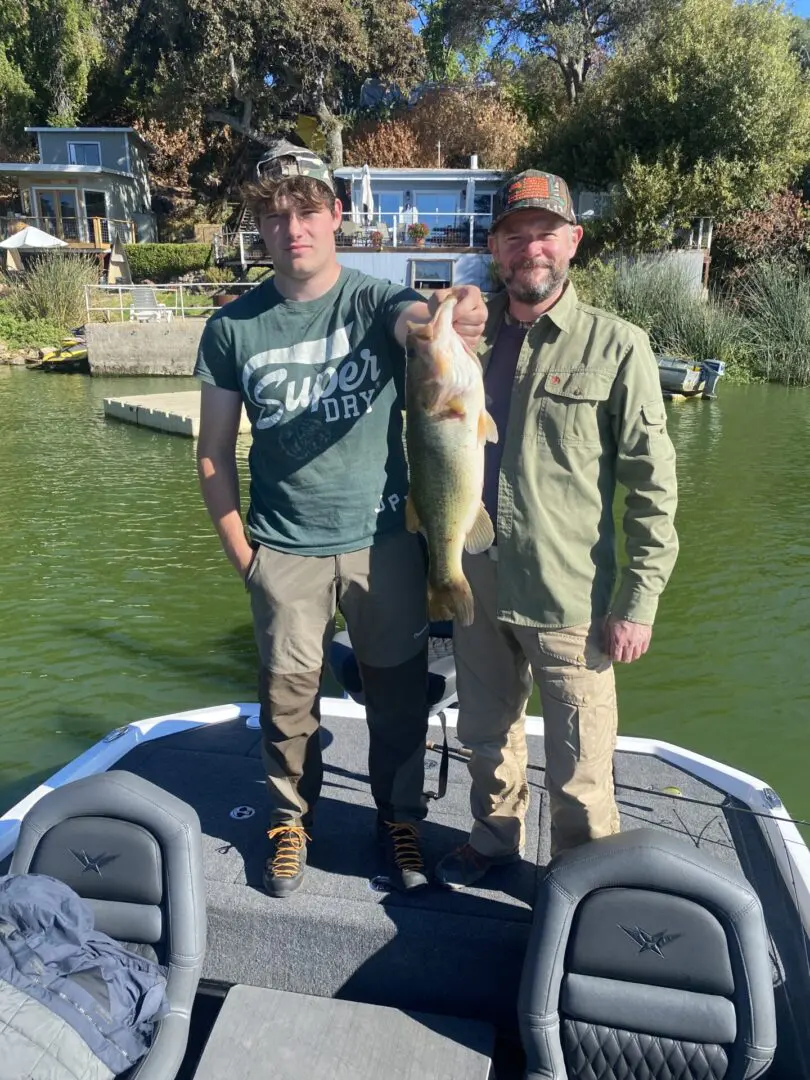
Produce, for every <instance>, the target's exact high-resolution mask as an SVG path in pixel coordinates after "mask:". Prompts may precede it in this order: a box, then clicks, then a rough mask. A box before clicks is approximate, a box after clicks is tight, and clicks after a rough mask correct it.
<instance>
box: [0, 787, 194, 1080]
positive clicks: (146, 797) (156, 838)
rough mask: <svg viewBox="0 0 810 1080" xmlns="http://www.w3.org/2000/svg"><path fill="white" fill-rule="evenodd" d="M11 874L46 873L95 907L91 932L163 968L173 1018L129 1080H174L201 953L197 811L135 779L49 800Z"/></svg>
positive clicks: (30, 823)
mask: <svg viewBox="0 0 810 1080" xmlns="http://www.w3.org/2000/svg"><path fill="white" fill-rule="evenodd" d="M10 873H12V874H26V873H33V874H49V875H50V876H51V877H54V878H57V879H58V880H60V881H63V882H65V884H67V885H69V886H70V887H71V888H72V889H73V890H74V891H75V892H77V893H78V894H79V895H80V896H81V897H83V898H84V899H85V900H86V901H87V902H88V903H89V904H90V906H91V907H92V909H93V912H94V921H95V927H96V929H97V930H101V931H102V932H104V933H105V934H108V935H109V936H110V937H112V938H114V939H115V940H116V941H121V942H125V943H126V944H127V945H129V946H130V947H132V948H135V949H136V950H137V951H139V952H141V953H142V954H143V955H145V956H148V957H150V958H151V959H156V960H157V961H158V962H159V963H161V964H163V965H165V966H166V967H167V969H168V978H167V986H166V993H167V997H168V1000H169V1006H170V1011H169V1013H168V1014H167V1015H166V1016H165V1017H164V1018H163V1019H162V1020H160V1021H159V1023H158V1028H157V1032H156V1035H155V1039H154V1041H153V1043H152V1046H151V1047H150V1049H149V1053H148V1054H147V1055H146V1056H145V1057H144V1058H142V1059H141V1060H140V1061H139V1062H138V1063H137V1064H136V1065H135V1066H133V1068H132V1069H130V1070H128V1071H127V1073H125V1074H124V1076H125V1077H126V1078H127V1080H134V1078H135V1077H137V1080H174V1077H175V1076H176V1075H177V1072H178V1069H179V1068H180V1065H181V1063H182V1060H183V1056H184V1054H185V1051H186V1045H187V1042H188V1033H189V1023H190V1018H191V1007H192V1004H193V1002H194V997H195V994H196V992H197V985H198V983H199V980H200V974H201V972H202V964H203V957H204V954H205V944H206V907H205V880H204V877H203V869H202V841H201V834H200V821H199V818H198V817H197V813H196V811H195V810H194V809H193V808H192V807H190V806H188V805H187V804H186V803H185V802H183V801H182V800H180V799H178V798H175V796H174V795H170V794H169V793H168V792H166V791H164V790H163V789H162V788H160V787H157V785H155V784H152V783H151V782H150V781H148V780H144V779H142V778H141V777H139V776H135V775H134V774H132V773H128V772H123V771H112V772H106V773H99V774H97V775H95V776H88V777H85V778H84V779H81V780H76V781H74V782H73V783H70V784H66V785H65V786H64V787H61V788H57V789H56V790H54V791H51V792H49V793H48V794H47V795H45V796H44V797H43V798H42V799H40V800H39V801H38V802H37V803H35V804H34V806H32V807H31V809H30V810H29V811H28V813H27V814H26V815H25V817H24V818H23V820H22V823H21V827H20V836H19V839H18V841H17V845H16V848H15V850H14V855H13V857H12V860H11V866H10Z"/></svg>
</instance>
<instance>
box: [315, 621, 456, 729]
mask: <svg viewBox="0 0 810 1080" xmlns="http://www.w3.org/2000/svg"><path fill="white" fill-rule="evenodd" d="M428 635H429V636H428V705H429V707H430V712H431V714H436V713H439V712H441V711H442V710H443V709H447V708H449V707H450V706H451V705H453V704H455V702H456V700H457V696H456V664H455V660H454V659H453V645H452V638H453V624H452V623H451V622H432V623H431V624H430V629H429V631H428ZM328 660H329V668H330V670H331V672H332V674H333V675H334V677H335V679H336V680H337V682H338V683H339V684H340V688H341V689H342V690H343V692H344V693H345V694H346V695H348V697H350V698H352V700H353V701H356V702H357V703H358V704H360V705H363V704H365V699H364V695H363V682H362V679H361V677H360V667H359V665H358V663H357V657H356V656H355V653H354V649H353V648H352V642H351V638H350V637H349V633H348V631H346V630H341V631H339V632H338V633H337V634H335V636H334V637H333V639H332V643H331V645H330V648H329V655H328Z"/></svg>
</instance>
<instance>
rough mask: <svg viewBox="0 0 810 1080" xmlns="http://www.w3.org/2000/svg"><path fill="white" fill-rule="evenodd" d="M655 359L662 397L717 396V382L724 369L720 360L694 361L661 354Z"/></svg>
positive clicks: (724, 366) (723, 364)
mask: <svg viewBox="0 0 810 1080" xmlns="http://www.w3.org/2000/svg"><path fill="white" fill-rule="evenodd" d="M655 359H656V360H657V362H658V374H659V377H660V380H661V390H662V391H663V393H664V397H678V396H679V397H703V398H715V397H717V391H716V387H717V383H718V380H719V379H720V378H721V377H722V376H723V375H724V374H725V370H726V365H725V363H724V362H723V361H722V360H697V361H695V360H684V359H682V358H681V357H678V356H661V355H657V356H656V358H655Z"/></svg>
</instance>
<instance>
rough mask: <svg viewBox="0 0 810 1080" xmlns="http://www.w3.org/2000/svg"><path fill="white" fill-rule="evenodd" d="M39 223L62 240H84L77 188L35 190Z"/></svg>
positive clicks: (39, 225) (41, 227) (40, 226)
mask: <svg viewBox="0 0 810 1080" xmlns="http://www.w3.org/2000/svg"><path fill="white" fill-rule="evenodd" d="M34 203H35V206H36V215H37V217H38V218H39V221H38V222H37V225H38V227H39V228H40V229H43V230H44V231H45V232H49V233H52V234H53V235H54V236H58V237H60V239H62V240H84V239H86V237H85V236H84V235H83V224H82V221H81V219H80V218H79V196H78V192H77V191H76V189H75V188H65V189H57V188H38V189H37V190H35V192H34Z"/></svg>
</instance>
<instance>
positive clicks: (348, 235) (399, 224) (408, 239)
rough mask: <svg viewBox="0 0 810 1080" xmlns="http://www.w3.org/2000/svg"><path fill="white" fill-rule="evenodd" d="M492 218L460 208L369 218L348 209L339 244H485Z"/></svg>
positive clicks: (432, 245)
mask: <svg viewBox="0 0 810 1080" xmlns="http://www.w3.org/2000/svg"><path fill="white" fill-rule="evenodd" d="M491 221H492V216H491V215H490V214H466V213H461V212H456V213H451V214H446V213H439V212H436V213H426V212H424V211H416V210H403V211H401V212H400V213H388V214H376V215H374V216H372V217H371V219H370V220H366V216H365V215H357V214H354V215H353V214H351V213H349V214H344V215H343V224H342V225H341V227H340V230H339V231H338V234H337V244H338V247H341V248H346V247H351V248H380V247H384V248H399V247H408V248H410V247H429V248H486V246H487V233H488V232H489V226H490V222H491ZM425 232H426V235H425ZM420 234H422V235H420Z"/></svg>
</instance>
